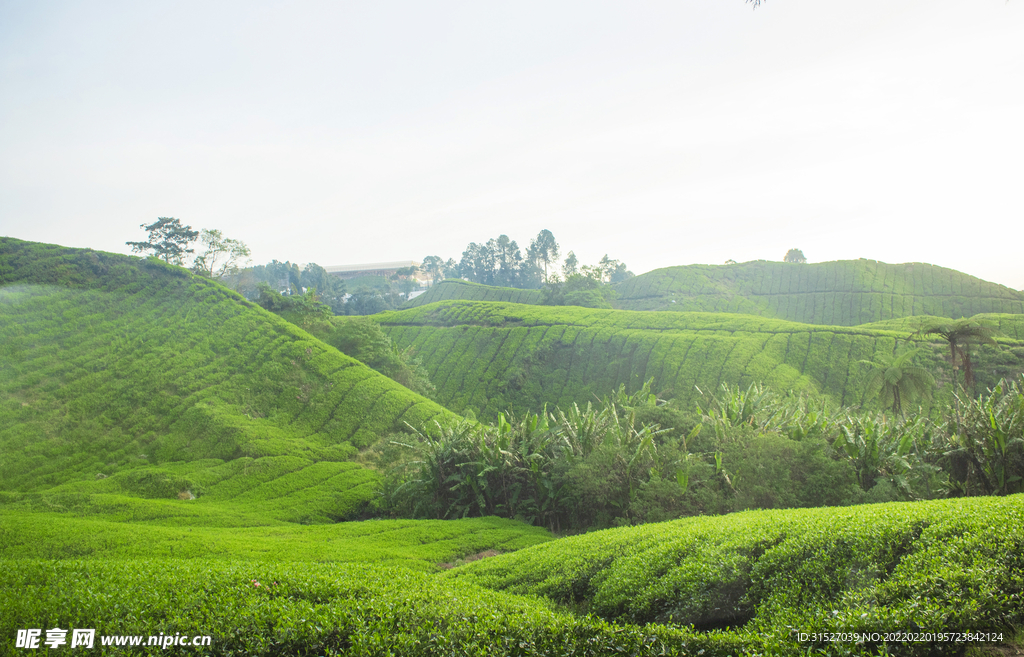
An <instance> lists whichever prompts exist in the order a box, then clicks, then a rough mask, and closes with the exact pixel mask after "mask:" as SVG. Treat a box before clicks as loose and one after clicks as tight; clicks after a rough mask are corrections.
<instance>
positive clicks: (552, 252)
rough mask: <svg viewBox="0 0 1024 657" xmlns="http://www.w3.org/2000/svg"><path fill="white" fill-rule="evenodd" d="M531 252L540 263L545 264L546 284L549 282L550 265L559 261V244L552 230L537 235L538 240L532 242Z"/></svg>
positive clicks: (545, 230)
mask: <svg viewBox="0 0 1024 657" xmlns="http://www.w3.org/2000/svg"><path fill="white" fill-rule="evenodd" d="M530 252H531V254H532V255H533V256H534V257H535V258H536V260H537V261H538V262H543V263H544V282H547V280H548V265H549V264H551V263H552V262H553V261H555V260H558V242H556V241H555V236H554V235H552V234H551V231H550V230H548V229H546V228H545V229H544V230H542V231H540V233H538V234H537V239H535V240H532V241H531V242H530Z"/></svg>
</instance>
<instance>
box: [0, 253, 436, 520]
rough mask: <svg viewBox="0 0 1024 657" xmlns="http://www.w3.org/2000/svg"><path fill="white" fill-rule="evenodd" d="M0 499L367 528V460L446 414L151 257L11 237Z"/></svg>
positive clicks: (1, 268) (370, 479) (1, 308)
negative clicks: (63, 496)
mask: <svg viewBox="0 0 1024 657" xmlns="http://www.w3.org/2000/svg"><path fill="white" fill-rule="evenodd" d="M0 399H2V401H0V455H2V456H0V490H7V491H22V492H31V491H43V490H47V489H54V488H56V487H60V488H61V489H62V490H67V491H74V492H88V493H98V494H112V495H129V496H135V497H144V498H170V499H177V498H178V497H179V496H180V497H181V498H190V497H193V496H198V497H199V499H198V500H197V503H203V504H205V503H214V502H218V503H224V504H227V505H231V506H235V507H238V508H253V507H259V508H260V509H261V511H262V512H264V513H266V514H267V516H268V517H273V518H280V519H289V520H320V521H322V520H326V519H330V518H343V517H350V516H352V515H357V514H359V513H361V512H362V511H363V509H364V508H365V507H366V505H367V504H369V503H370V502H371V501H372V499H373V497H374V493H373V489H374V487H375V484H376V476H377V475H376V474H375V473H374V472H372V471H370V470H367V469H365V468H363V467H361V466H359V465H358V464H356V463H353V462H351V459H352V457H353V456H354V455H355V454H356V453H357V451H358V450H359V449H360V448H362V447H365V446H367V445H369V444H370V443H372V442H374V441H376V440H377V438H378V437H379V436H380V435H382V434H384V433H387V432H389V431H393V430H398V429H402V428H404V426H405V425H404V423H405V422H409V423H411V424H414V425H416V424H421V423H423V422H424V421H426V420H429V419H430V418H433V417H436V416H437V415H439V414H442V413H445V412H446V411H445V410H444V409H443V408H442V407H440V406H438V405H437V404H435V403H434V402H432V401H429V400H427V399H425V398H423V397H420V396H418V395H415V394H413V393H411V392H409V391H408V390H406V389H405V388H403V387H401V386H400V385H398V384H397V383H394V382H393V381H391V380H390V379H387V378H386V377H384V376H381V375H379V374H378V373H376V372H374V371H373V370H371V369H370V368H368V367H366V366H364V365H363V364H361V363H360V362H358V361H356V360H354V359H352V358H349V357H347V356H345V355H344V354H342V353H340V352H339V351H337V350H336V349H334V348H333V347H330V346H328V345H325V344H324V343H322V342H320V341H319V340H317V339H315V338H313V337H312V336H310V335H309V334H307V333H305V332H304V331H302V330H301V329H299V328H297V327H296V326H294V325H292V324H289V323H288V322H286V321H284V320H283V319H281V318H279V317H277V316H275V315H273V314H271V313H269V312H266V311H264V310H263V309H262V308H259V307H258V306H256V305H254V304H252V303H249V302H248V301H246V300H245V299H243V298H242V297H241V296H239V295H237V294H236V293H234V292H232V291H230V290H228V289H227V288H225V287H223V286H221V285H219V284H217V283H215V282H212V281H210V280H207V279H203V278H201V277H196V276H193V275H192V274H190V273H189V272H188V271H186V270H184V269H181V268H178V267H173V266H169V265H166V264H165V263H163V262H161V261H158V260H155V259H148V260H140V259H138V258H132V257H127V256H121V255H114V254H108V253H101V252H95V251H90V250H83V249H67V248H62V247H58V246H52V245H45V244H36V243H31V242H23V241H19V240H15V239H11V238H0Z"/></svg>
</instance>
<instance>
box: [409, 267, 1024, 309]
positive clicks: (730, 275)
mask: <svg viewBox="0 0 1024 657" xmlns="http://www.w3.org/2000/svg"><path fill="white" fill-rule="evenodd" d="M612 287H613V288H614V290H615V292H616V294H617V298H616V299H615V301H614V302H613V307H614V308H616V309H619V310H669V311H676V312H714V313H738V314H743V315H757V316H760V317H772V318H777V319H786V320H790V321H793V322H802V323H805V324H823V325H835V326H856V325H859V324H867V323H870V322H878V321H882V320H887V319H894V318H901V317H913V316H918V315H933V316H936V317H945V318H949V319H960V318H961V317H971V316H972V315H978V314H981V313H1009V314H1021V313H1024V292H1020V291H1018V290H1014V289H1011V288H1008V287H1005V286H1003V285H998V284H996V283H990V282H988V281H984V280H981V279H980V278H975V277H974V276H969V275H967V274H964V273H961V272H958V271H956V270H953V269H947V268H945V267H938V266H935V265H929V264H925V263H919V262H915V263H904V264H895V265H892V264H887V263H884V262H878V261H875V260H864V259H861V260H839V261H834V262H822V263H816V264H796V263H788V262H769V261H765V260H757V261H753V262H744V263H739V264H733V265H685V266H680V267H666V268H664V269H656V270H654V271H651V272H648V273H646V274H641V275H640V276H636V277H633V278H630V279H628V280H626V281H623V282H621V283H617V284H615V285H613V286H612ZM457 299H462V300H466V301H501V302H510V303H526V304H543V303H544V293H543V292H542V291H541V290H519V289H513V288H504V287H492V286H488V285H480V284H478V283H470V282H467V281H462V280H458V279H455V280H446V281H443V282H441V283H440V284H439V285H435V286H434V287H432V288H430V289H429V290H428V291H427V292H426V293H424V294H422V295H420V296H418V297H416V298H415V299H413V300H412V301H410V302H409V303H408V304H406V308H413V307H418V306H424V305H427V304H430V303H434V302H437V301H449V300H457Z"/></svg>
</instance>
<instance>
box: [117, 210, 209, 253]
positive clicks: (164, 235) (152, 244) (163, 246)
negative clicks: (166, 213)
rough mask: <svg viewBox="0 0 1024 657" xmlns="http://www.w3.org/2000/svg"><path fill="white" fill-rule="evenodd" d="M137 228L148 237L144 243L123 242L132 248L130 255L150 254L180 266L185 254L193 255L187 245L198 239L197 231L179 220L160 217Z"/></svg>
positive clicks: (193, 250) (192, 251)
mask: <svg viewBox="0 0 1024 657" xmlns="http://www.w3.org/2000/svg"><path fill="white" fill-rule="evenodd" d="M139 228H141V229H142V230H144V231H146V232H147V233H149V236H148V238H147V240H146V241H145V242H125V244H127V245H128V246H130V247H132V253H147V252H151V253H150V255H152V256H154V257H157V258H160V259H162V260H163V261H164V262H167V263H169V264H174V265H180V264H182V263H183V262H184V258H185V255H186V254H189V253H195V249H190V248H188V245H189V244H191V243H192V242H194V241H195V240H196V238H197V237H199V231H196V230H192V226H183V225H182V224H181V220H180V219H175V218H173V217H160V218H158V219H157V220H156V221H154V222H153V223H151V224H149V225H148V226H147V225H146V224H139Z"/></svg>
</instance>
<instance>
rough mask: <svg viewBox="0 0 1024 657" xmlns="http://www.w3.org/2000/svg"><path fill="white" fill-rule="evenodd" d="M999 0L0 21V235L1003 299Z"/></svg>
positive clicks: (1016, 236)
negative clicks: (964, 291)
mask: <svg viewBox="0 0 1024 657" xmlns="http://www.w3.org/2000/svg"><path fill="white" fill-rule="evenodd" d="M1021 5H1022V3H1021V2H1018V1H1017V0H1011V1H1010V2H1008V3H1007V2H1005V1H1004V0H931V1H928V2H925V1H924V0H905V1H903V2H898V3H896V2H892V1H891V0H858V1H857V2H853V1H851V0H847V1H845V2H834V1H831V0H826V1H822V0H791V1H787V0H767V1H766V2H765V3H764V4H762V6H761V7H760V8H758V9H757V10H756V11H755V10H752V9H751V8H750V5H748V4H745V3H744V2H742V0H699V1H698V0H685V1H682V2H680V1H678V0H676V1H672V2H642V3H621V2H595V1H589V2H562V3H541V2H516V3H500V4H499V3H479V2H433V3H413V2H372V3H368V2H364V3H340V2H302V3H270V2H220V3H205V2H204V3H200V2H176V3H129V2H96V3H72V2H47V3H37V2H24V1H16V2H12V1H8V0H3V1H0V234H4V235H9V236H12V237H17V238H21V239H29V240H37V241H44V242H53V243H58V244H64V245H68V246H87V247H91V248H97V249H103V250H109V251H120V252H127V251H128V247H126V246H125V245H124V242H125V241H126V240H138V239H142V238H143V237H144V235H143V233H142V231H140V230H139V228H138V226H139V224H141V223H150V222H152V221H154V220H155V219H156V218H157V217H158V216H174V217H178V218H180V219H181V220H182V221H183V222H184V223H187V224H190V225H192V226H193V227H196V228H199V227H204V228H219V229H221V230H223V231H224V233H225V235H227V236H230V237H235V238H238V239H242V240H243V241H245V242H246V243H248V244H249V246H250V247H252V250H253V258H254V261H255V262H257V263H263V262H267V261H269V260H270V259H272V258H277V259H279V260H286V259H287V260H292V261H293V262H317V263H319V264H321V265H333V264H343V263H358V262H373V261H382V260H400V259H421V258H422V257H423V256H426V255H430V254H436V255H440V256H442V257H445V258H448V257H454V258H456V259H458V258H459V256H460V254H461V252H462V249H463V248H465V245H466V244H467V243H468V242H470V241H477V242H481V241H485V240H487V239H488V238H491V237H497V236H498V235H499V234H500V233H505V234H508V235H509V236H510V237H511V238H513V239H515V240H517V241H519V243H520V245H522V246H525V244H526V243H528V242H529V239H530V238H531V237H533V236H535V235H536V234H537V232H538V231H539V230H541V229H542V228H547V229H549V230H551V231H552V232H553V233H554V234H555V236H556V238H557V239H558V240H559V242H560V244H561V245H562V248H563V252H564V251H567V250H569V249H572V250H574V251H575V252H576V254H577V255H578V256H579V257H580V259H581V260H582V261H583V262H585V263H593V262H596V261H597V259H598V258H600V257H601V256H602V255H603V254H605V253H608V254H609V255H610V256H611V257H612V258H617V259H620V260H623V261H624V262H626V263H627V264H628V265H629V267H630V268H631V269H632V270H633V271H634V272H637V273H640V272H643V271H648V270H650V269H653V268H657V267H665V266H671V265H678V264H689V263H721V262H723V261H725V260H726V259H728V258H732V259H735V260H738V261H744V260H752V259H770V260H781V258H782V256H783V255H784V254H785V252H786V250H787V249H789V248H791V247H798V248H801V249H802V250H803V251H804V253H805V254H807V256H808V258H809V259H810V260H811V261H812V262H816V261H823V260H835V259H847V258H858V257H865V258H872V259H877V260H884V261H886V262H910V261H924V262H931V263H934V264H937V265H942V266H946V267H953V268H955V269H959V270H961V271H964V272H967V273H969V274H973V275H975V276H979V277H981V278H984V279H987V280H991V281H995V282H998V283H1002V284H1004V285H1008V286H1011V287H1014V288H1016V289H1021V288H1024V266H1022V264H1021V262H1020V251H1021V243H1022V241H1024V240H1022V238H1024V228H1022V226H1024V194H1021V192H1020V189H1021V187H1022V183H1021V181H1022V179H1024V175H1022V174H1024V158H1022V157H1021V154H1022V153H1024V121H1022V120H1021V117H1024V9H1022V8H1021Z"/></svg>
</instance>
